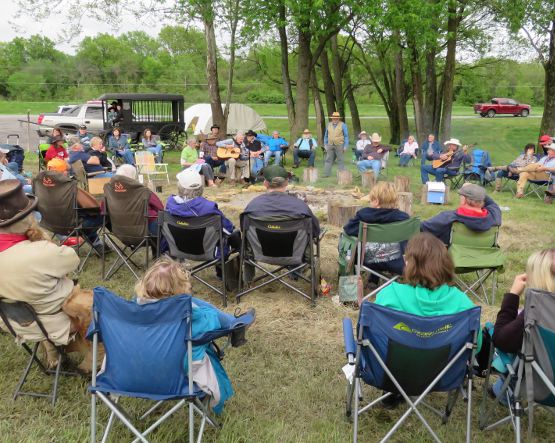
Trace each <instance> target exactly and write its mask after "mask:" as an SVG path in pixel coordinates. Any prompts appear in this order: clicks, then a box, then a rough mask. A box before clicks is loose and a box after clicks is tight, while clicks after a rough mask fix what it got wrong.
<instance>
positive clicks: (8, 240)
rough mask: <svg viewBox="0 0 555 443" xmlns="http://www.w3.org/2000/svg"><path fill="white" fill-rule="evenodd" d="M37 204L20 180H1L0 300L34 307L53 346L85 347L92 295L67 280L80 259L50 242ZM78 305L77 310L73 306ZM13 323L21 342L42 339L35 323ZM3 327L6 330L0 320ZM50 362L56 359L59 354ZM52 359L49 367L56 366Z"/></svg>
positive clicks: (82, 367) (35, 198) (68, 248)
mask: <svg viewBox="0 0 555 443" xmlns="http://www.w3.org/2000/svg"><path fill="white" fill-rule="evenodd" d="M37 204H38V199H37V197H36V196H34V195H31V194H27V195H26V194H25V193H24V192H23V188H22V186H21V183H19V181H17V180H5V181H2V182H0V266H1V269H2V273H0V287H1V288H2V297H4V298H7V299H9V300H13V301H22V302H26V303H28V304H29V305H31V306H32V307H33V309H34V310H35V311H36V313H37V315H38V318H39V319H40V320H41V322H42V324H43V325H44V327H45V329H46V331H47V332H48V334H49V337H50V339H51V340H52V342H53V343H54V344H55V345H59V346H65V345H68V344H70V343H75V342H77V341H79V342H80V343H81V344H83V346H86V341H85V337H84V333H85V332H86V329H87V327H88V323H89V321H90V318H91V315H90V311H91V307H92V291H82V290H81V289H80V288H79V286H77V285H75V284H74V283H73V281H72V280H71V279H70V278H68V277H67V275H68V274H71V273H72V272H74V271H76V270H77V268H78V267H79V257H78V256H77V254H76V253H75V251H74V250H73V249H72V248H70V247H67V246H58V245H56V244H55V243H53V242H52V241H50V240H49V239H48V236H47V235H46V233H45V232H44V231H42V229H41V228H40V227H39V226H38V223H37V219H36V217H35V214H34V213H33V211H35V210H36V207H37ZM77 301H79V303H78V306H76V305H75V304H74V302H77ZM80 318H81V319H88V320H89V321H82V320H79V319H80ZM84 323H86V324H84ZM11 325H12V326H13V327H14V330H15V332H16V333H17V335H18V337H19V338H20V339H21V340H22V341H30V342H33V341H35V342H36V341H41V342H42V341H43V340H44V335H43V334H42V332H41V331H40V329H39V328H38V326H37V324H36V323H34V322H33V323H31V324H29V325H24V326H23V325H20V324H19V323H17V322H11ZM0 327H2V328H4V325H3V323H2V321H1V320H0ZM79 331H82V333H83V334H81V333H79ZM87 349H89V350H90V347H88V348H87ZM68 351H69V350H68ZM52 358H53V359H56V358H57V353H55V352H54V353H53V354H52ZM48 360H49V361H48V366H53V365H55V364H56V363H57V362H56V361H52V360H51V359H50V358H49V359H48ZM83 363H85V361H84V362H83ZM88 363H89V367H88V368H85V366H86V364H85V365H82V366H80V368H81V369H84V370H86V369H88V370H90V360H88Z"/></svg>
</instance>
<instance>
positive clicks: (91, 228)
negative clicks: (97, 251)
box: [82, 176, 102, 244]
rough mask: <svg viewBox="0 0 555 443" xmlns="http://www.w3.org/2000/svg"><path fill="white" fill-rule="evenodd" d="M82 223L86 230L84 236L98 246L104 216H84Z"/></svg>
mask: <svg viewBox="0 0 555 443" xmlns="http://www.w3.org/2000/svg"><path fill="white" fill-rule="evenodd" d="M97 177H98V176H97ZM82 222H83V228H85V231H84V234H85V235H86V236H87V238H88V239H89V241H90V242H91V243H92V244H96V243H97V241H98V229H100V228H101V227H102V216H101V215H84V216H83V217H82ZM95 228H96V229H95Z"/></svg>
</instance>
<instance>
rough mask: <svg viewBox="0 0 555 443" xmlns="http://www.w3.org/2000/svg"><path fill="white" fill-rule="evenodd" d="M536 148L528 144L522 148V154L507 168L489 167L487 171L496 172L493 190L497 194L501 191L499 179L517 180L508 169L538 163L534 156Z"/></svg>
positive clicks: (516, 175) (515, 175)
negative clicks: (511, 178)
mask: <svg viewBox="0 0 555 443" xmlns="http://www.w3.org/2000/svg"><path fill="white" fill-rule="evenodd" d="M535 152H536V147H535V146H534V145H533V144H532V143H528V144H527V145H526V146H525V147H524V153H523V154H520V155H519V156H518V157H517V158H515V159H514V160H513V161H512V162H511V163H510V164H508V165H507V166H491V167H489V168H488V171H497V174H496V178H495V190H496V191H497V192H499V191H501V179H502V178H504V177H514V178H518V174H513V173H512V172H511V171H509V168H521V167H524V166H528V165H531V164H532V163H536V162H537V161H538V159H537V157H536V155H535Z"/></svg>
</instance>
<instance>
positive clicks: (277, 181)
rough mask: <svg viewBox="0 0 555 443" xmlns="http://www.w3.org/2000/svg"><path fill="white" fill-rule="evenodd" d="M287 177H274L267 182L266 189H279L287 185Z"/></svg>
mask: <svg viewBox="0 0 555 443" xmlns="http://www.w3.org/2000/svg"><path fill="white" fill-rule="evenodd" d="M288 184H289V179H287V178H283V177H274V178H273V179H272V181H270V182H268V189H279V188H283V187H284V186H287V185H288Z"/></svg>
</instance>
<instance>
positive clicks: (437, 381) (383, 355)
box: [343, 301, 480, 443]
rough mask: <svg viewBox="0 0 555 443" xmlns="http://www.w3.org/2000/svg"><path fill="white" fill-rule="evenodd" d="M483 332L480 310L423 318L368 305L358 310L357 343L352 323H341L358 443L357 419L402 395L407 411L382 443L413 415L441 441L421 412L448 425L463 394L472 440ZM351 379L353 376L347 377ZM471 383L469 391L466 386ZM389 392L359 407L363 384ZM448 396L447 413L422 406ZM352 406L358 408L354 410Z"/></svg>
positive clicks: (349, 407) (350, 409)
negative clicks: (433, 395)
mask: <svg viewBox="0 0 555 443" xmlns="http://www.w3.org/2000/svg"><path fill="white" fill-rule="evenodd" d="M479 329H480V307H478V306H477V307H475V308H472V309H469V310H467V311H463V312H459V313H458V314H453V315H443V316H437V317H420V316H417V315H412V314H407V313H404V312H401V311H397V310H394V309H389V308H386V307H383V306H379V305H376V304H374V303H370V302H368V301H365V302H363V303H362V306H361V308H360V316H359V320H358V326H357V335H358V339H357V340H356V342H355V339H354V336H353V326H352V322H351V319H350V318H346V319H344V320H343V335H344V339H345V352H346V354H347V359H348V363H347V365H346V367H345V368H344V370H345V373H346V374H348V375H347V378H348V387H347V402H346V403H347V404H346V407H347V408H346V413H347V416H348V417H349V416H351V415H352V416H353V421H354V430H353V433H354V442H355V443H356V442H357V440H358V427H359V415H361V414H362V413H363V412H365V411H367V410H369V409H370V408H372V407H373V406H375V405H377V404H378V403H380V402H381V401H382V400H384V399H386V398H387V397H389V396H391V395H392V392H398V393H399V394H401V395H402V396H403V398H404V400H405V401H406V402H407V404H408V406H409V408H408V410H407V411H406V412H405V413H404V414H403V415H402V416H401V417H400V418H399V420H398V421H397V422H396V423H395V424H394V425H393V427H392V428H391V429H390V430H389V432H388V433H387V434H386V436H385V437H384V438H383V440H382V441H387V440H389V439H390V438H391V436H392V435H393V434H394V433H395V432H396V431H397V430H398V429H399V427H400V426H401V425H402V424H403V422H404V421H405V420H406V418H407V417H408V416H409V415H410V414H411V413H413V412H414V414H416V416H417V417H418V418H419V419H420V421H421V422H422V424H423V425H424V426H425V427H426V429H427V430H428V432H429V433H430V434H431V436H432V438H433V439H434V440H435V441H436V442H439V441H440V439H439V437H438V436H437V434H436V433H435V432H434V430H433V429H432V428H431V426H430V424H429V423H428V421H427V420H426V419H425V418H424V416H423V415H422V414H421V412H420V410H419V409H418V407H419V406H420V405H423V406H426V407H427V408H428V409H430V410H431V411H433V412H434V413H436V414H437V415H439V416H440V417H442V419H443V423H446V422H447V420H448V418H449V415H450V414H451V411H452V409H453V407H454V405H455V402H456V400H457V397H458V395H459V392H460V391H462V392H463V394H464V395H465V397H466V399H467V417H466V420H467V422H466V441H467V442H470V438H471V435H470V434H471V408H472V371H469V368H472V365H471V364H470V362H472V361H473V360H474V355H475V352H476V342H477V337H478V331H479ZM349 374H351V376H350V375H349ZM465 380H467V381H468V382H467V384H466V391H465V390H463V383H464V382H465ZM363 381H364V383H366V384H368V385H370V386H373V387H375V388H377V389H380V390H383V391H386V392H385V394H383V395H381V396H380V397H379V398H377V399H374V400H372V401H370V402H369V403H367V404H366V405H364V406H363V407H361V401H362V400H363V395H362V382H363ZM437 391H440V392H449V395H448V400H447V405H446V407H445V410H444V412H440V411H439V410H437V409H435V408H433V407H432V406H430V405H428V404H426V403H425V402H424V398H425V397H426V396H427V395H428V394H429V393H430V392H437ZM353 403H354V405H353Z"/></svg>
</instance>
